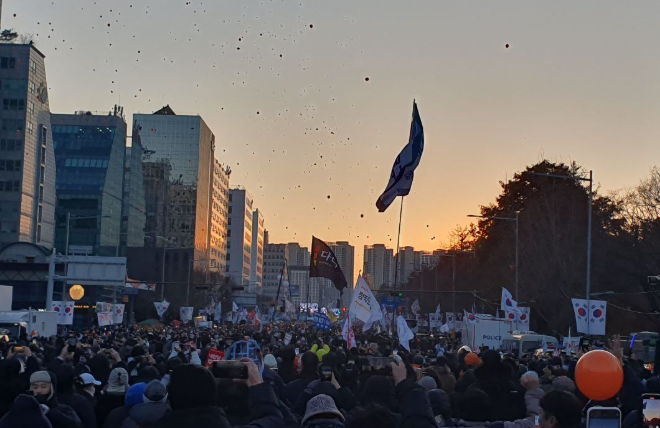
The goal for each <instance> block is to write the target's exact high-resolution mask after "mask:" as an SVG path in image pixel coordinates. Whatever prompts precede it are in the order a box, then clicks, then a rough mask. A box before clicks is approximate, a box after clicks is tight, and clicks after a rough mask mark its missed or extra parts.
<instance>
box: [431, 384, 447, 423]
mask: <svg viewBox="0 0 660 428" xmlns="http://www.w3.org/2000/svg"><path fill="white" fill-rule="evenodd" d="M427 395H428V397H429V403H430V404H431V409H433V416H438V415H442V416H443V417H448V416H450V415H451V405H450V403H449V396H448V395H447V393H446V392H445V391H443V390H442V389H434V390H432V391H429V392H427Z"/></svg>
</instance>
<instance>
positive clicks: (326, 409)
mask: <svg viewBox="0 0 660 428" xmlns="http://www.w3.org/2000/svg"><path fill="white" fill-rule="evenodd" d="M325 414H332V415H335V416H337V417H339V419H341V421H342V422H343V421H344V415H343V414H342V413H341V412H340V411H339V410H338V409H337V406H335V401H334V400H333V399H332V398H330V397H328V396H327V395H325V394H320V395H317V396H316V397H314V398H312V399H311V400H309V401H308V402H307V410H306V411H305V417H304V418H303V420H302V423H303V425H305V423H306V422H307V420H308V419H310V418H313V417H314V416H317V415H325Z"/></svg>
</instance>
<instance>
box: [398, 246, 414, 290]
mask: <svg viewBox="0 0 660 428" xmlns="http://www.w3.org/2000/svg"><path fill="white" fill-rule="evenodd" d="M395 263H396V266H397V268H398V270H399V272H398V274H397V275H396V276H397V278H396V286H397V287H398V288H401V287H402V286H404V285H405V284H406V283H407V282H408V278H409V277H410V275H412V273H413V272H415V249H414V248H413V247H401V248H400V249H399V253H398V254H397V255H396V258H395Z"/></svg>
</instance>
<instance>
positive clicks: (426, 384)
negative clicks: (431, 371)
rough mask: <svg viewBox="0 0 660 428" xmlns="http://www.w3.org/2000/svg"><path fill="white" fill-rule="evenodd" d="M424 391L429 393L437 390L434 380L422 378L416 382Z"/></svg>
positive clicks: (428, 377) (427, 377) (429, 377)
mask: <svg viewBox="0 0 660 428" xmlns="http://www.w3.org/2000/svg"><path fill="white" fill-rule="evenodd" d="M417 383H418V384H419V385H420V386H421V387H422V388H424V390H425V391H430V390H432V389H438V385H437V384H436V383H435V379H433V378H432V377H431V376H424V377H423V378H421V379H420V380H419V381H418V382H417Z"/></svg>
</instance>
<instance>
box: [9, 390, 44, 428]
mask: <svg viewBox="0 0 660 428" xmlns="http://www.w3.org/2000/svg"><path fill="white" fill-rule="evenodd" d="M52 427H53V425H51V423H50V421H49V420H48V418H46V416H45V415H44V414H43V411H42V409H41V406H40V405H39V403H38V402H37V400H36V399H35V398H34V397H32V396H30V395H19V396H18V397H17V398H16V400H15V401H14V404H13V406H12V407H11V410H10V411H9V413H7V414H6V415H5V416H4V417H3V418H2V419H0V428H52Z"/></svg>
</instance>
